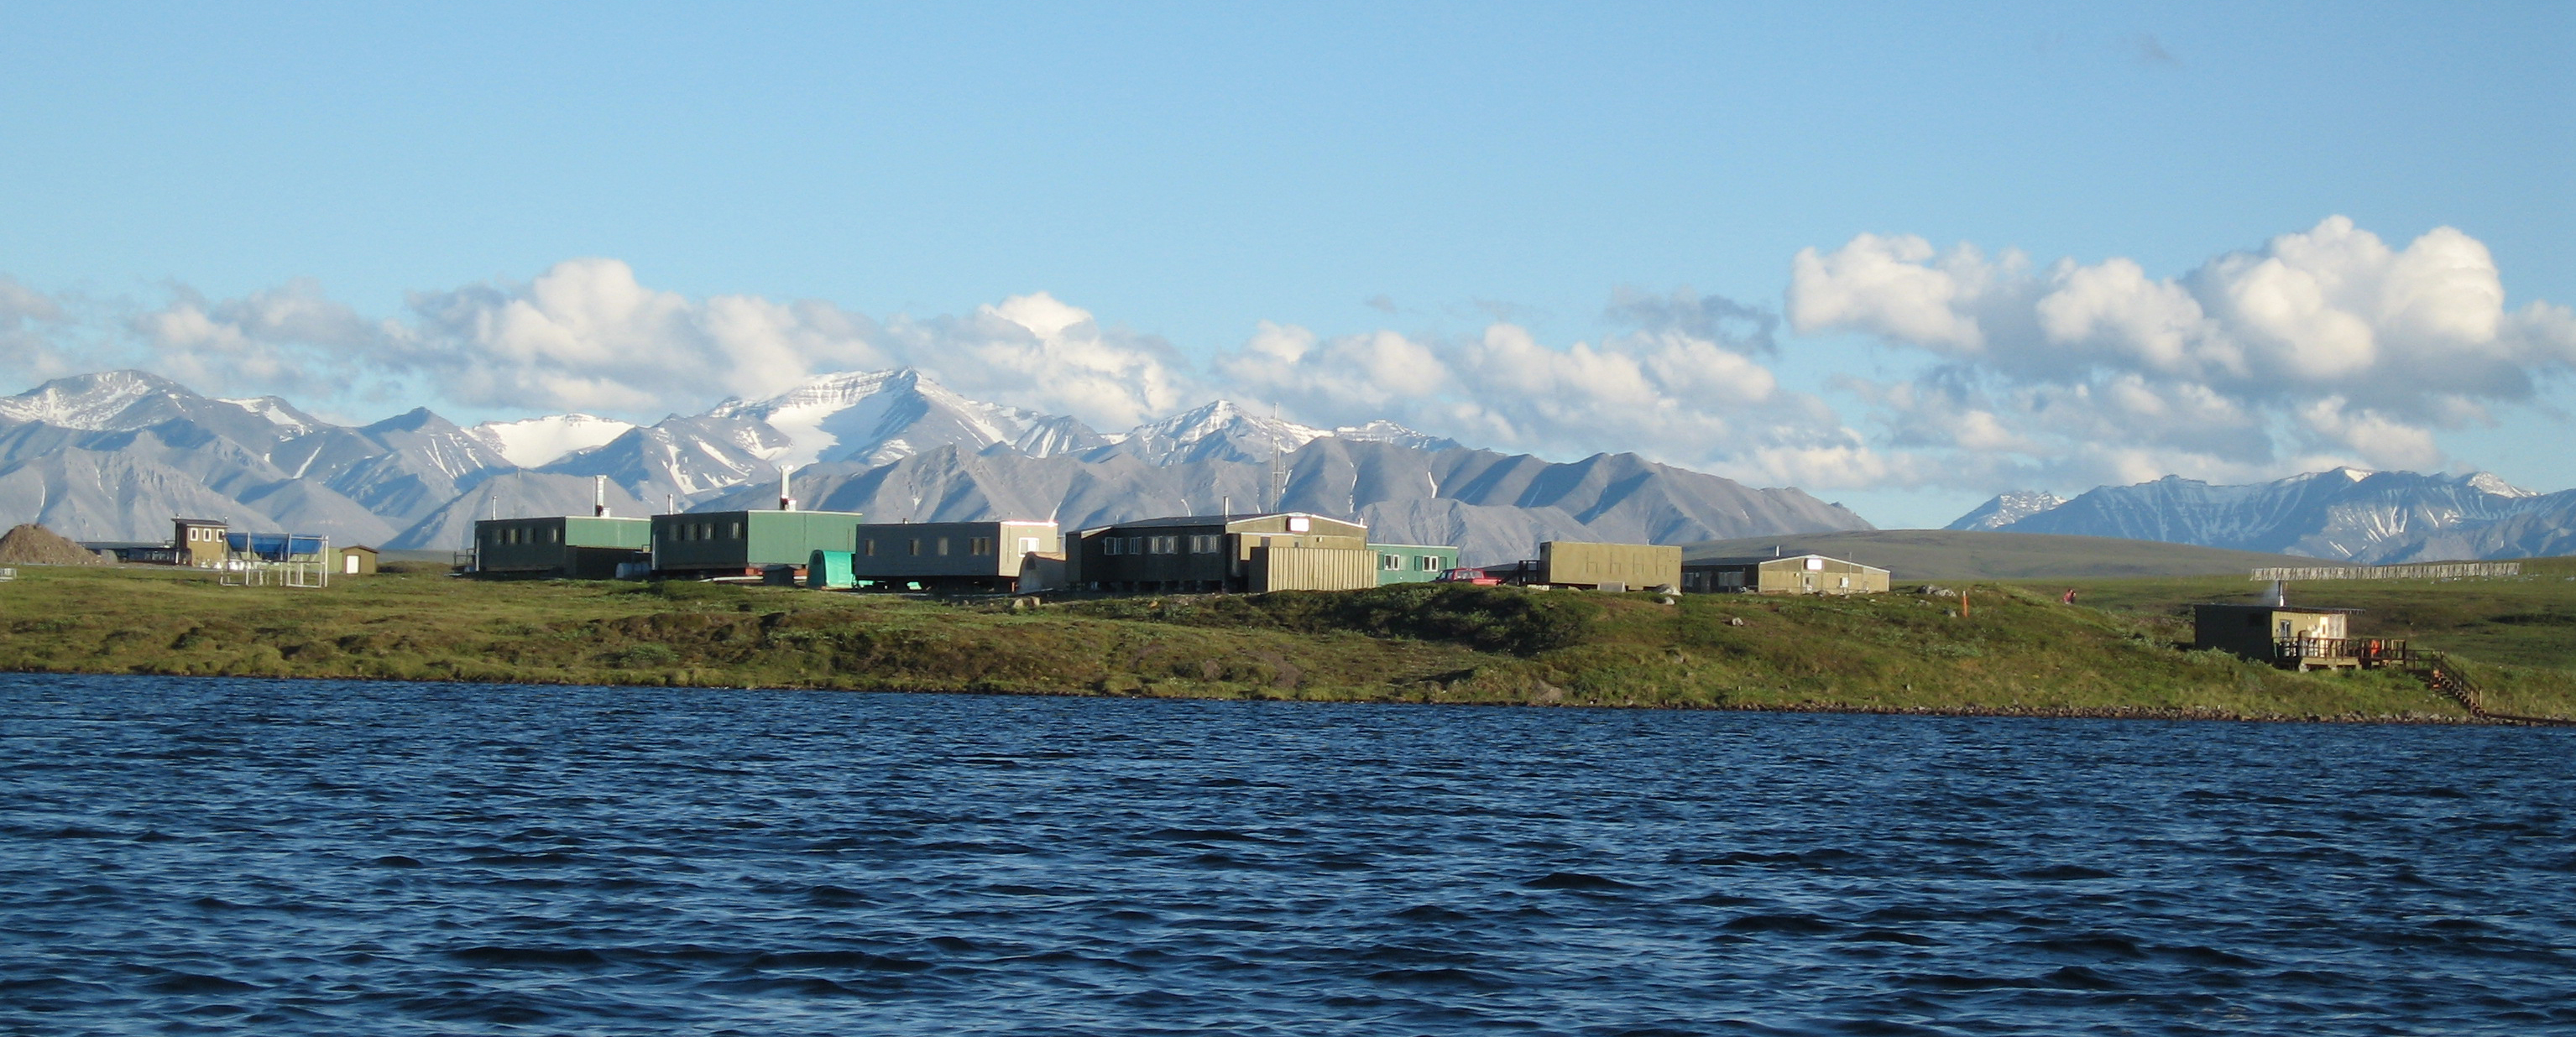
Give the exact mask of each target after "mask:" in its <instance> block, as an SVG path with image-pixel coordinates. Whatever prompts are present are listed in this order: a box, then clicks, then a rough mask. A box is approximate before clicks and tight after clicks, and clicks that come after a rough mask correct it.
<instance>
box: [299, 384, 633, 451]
mask: <svg viewBox="0 0 2576 1037" xmlns="http://www.w3.org/2000/svg"><path fill="white" fill-rule="evenodd" d="M273 398H274V397H272V399H273ZM634 428H635V423H634V422H631V421H619V420H617V419H615V418H597V417H592V416H590V415H588V414H557V415H553V416H551V417H543V418H521V419H519V420H517V421H487V422H484V423H482V424H480V425H476V426H474V427H473V428H470V429H466V430H465V431H466V434H467V435H471V436H473V437H474V438H475V439H478V440H481V441H482V443H483V445H484V446H488V447H491V448H492V451H493V452H494V453H497V454H500V455H501V456H502V457H503V458H504V459H506V460H508V461H509V462H510V463H511V464H513V465H516V466H518V467H521V468H540V467H543V466H545V465H548V464H552V463H553V462H555V461H557V460H560V459H561V458H562V457H563V456H564V455H565V454H570V453H573V452H576V451H581V450H588V449H590V448H592V447H597V446H606V445H607V444H608V443H609V442H610V441H611V440H614V439H616V438H617V437H619V436H622V435H625V434H626V433H628V432H630V431H632V430H633V429H634Z"/></svg>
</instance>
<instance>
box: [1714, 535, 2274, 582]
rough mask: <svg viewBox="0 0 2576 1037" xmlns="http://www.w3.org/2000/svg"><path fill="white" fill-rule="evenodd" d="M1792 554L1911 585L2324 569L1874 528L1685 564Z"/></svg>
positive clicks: (2199, 553)
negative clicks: (1866, 569)
mask: <svg viewBox="0 0 2576 1037" xmlns="http://www.w3.org/2000/svg"><path fill="white" fill-rule="evenodd" d="M1773 547H1778V548H1780V549H1782V550H1783V551H1784V552H1786V553H1789V554H1805V553H1807V552H1811V551H1812V552H1815V553H1817V554H1823V555H1831V556H1833V557H1836V558H1845V559H1850V560H1852V561H1856V562H1860V563H1862V564H1865V565H1874V566H1877V567H1879V568H1881V569H1887V570H1890V571H1892V572H1894V573H1895V574H1896V575H1895V579H1896V580H1897V581H1898V582H1900V583H1902V582H1904V581H1906V580H1914V581H1918V582H1919V581H1923V580H2020V579H2067V578H2074V577H2093V578H2101V577H2112V576H2204V575H2212V574H2219V573H2234V574H2236V575H2240V576H2241V575H2243V574H2244V573H2245V572H2246V571H2247V570H2250V569H2253V568H2256V567H2258V566H2267V565H2317V564H2320V563H2319V562H2318V561H2317V560H2316V559H2314V558H2295V557H2291V556H2289V555H2269V554H2257V553H2255V552H2252V551H2228V550H2223V549H2220V548H2215V547H2194V546H2191V545H2189V544H2163V543H2157V542H2154V541H2149V540H2117V539H2113V538H2110V537H2078V536H2058V535H2055V534H2050V533H1982V532H1979V533H1972V532H1958V531H1952V530H1945V529H1874V530H1860V531H1855V532H1847V533H1798V534H1792V535H1789V536H1778V537H1762V538H1757V539H1749V540H1710V541H1705V542H1702V543H1697V544H1691V545H1689V546H1687V547H1684V548H1683V549H1682V556H1683V557H1684V558H1724V557H1730V556H1742V555H1766V554H1770V553H1771V549H1772V548H1773Z"/></svg>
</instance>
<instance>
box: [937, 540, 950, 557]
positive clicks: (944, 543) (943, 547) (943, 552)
mask: <svg viewBox="0 0 2576 1037" xmlns="http://www.w3.org/2000/svg"><path fill="white" fill-rule="evenodd" d="M937 547H938V548H939V557H941V558H946V557H948V538H947V537H940V538H939V543H938V544H937Z"/></svg>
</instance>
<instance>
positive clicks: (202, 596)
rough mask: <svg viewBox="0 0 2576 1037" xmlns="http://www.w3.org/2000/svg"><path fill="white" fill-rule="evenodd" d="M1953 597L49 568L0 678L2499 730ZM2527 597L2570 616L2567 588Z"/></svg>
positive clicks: (2076, 613) (2384, 692)
mask: <svg viewBox="0 0 2576 1037" xmlns="http://www.w3.org/2000/svg"><path fill="white" fill-rule="evenodd" d="M1974 592H1975V594H1976V596H1977V597H1976V600H1977V602H1978V607H1977V609H1976V612H1975V613H1974V615H1973V616H1972V617H1971V616H1960V615H1959V614H1958V612H1957V610H1956V608H1955V603H1954V602H1952V601H1950V600H1948V599H1943V598H1939V597H1937V596H1929V595H1922V594H1911V593H1904V592H1897V593H1890V594H1875V595H1866V596H1850V597H1772V596H1755V595H1684V596H1681V597H1680V598H1679V599H1677V600H1675V601H1674V602H1673V603H1671V604H1666V603H1664V602H1663V600H1662V599H1661V598H1660V597H1659V596H1657V595H1653V594H1601V593H1591V594H1584V593H1576V592H1554V593H1546V594H1540V593H1532V592H1526V591H1522V590H1519V589H1517V588H1495V587H1469V586H1461V585H1448V586H1440V585H1430V584H1411V585H1399V586H1394V587H1386V588H1380V589H1378V590H1375V591H1353V592H1293V591H1291V592H1279V593H1275V594H1266V595H1219V596H1177V595H1175V596H1163V597H1146V598H1095V599H1079V600H1065V601H1055V602H1048V603H1044V604H1041V605H1038V606H1034V607H1032V606H1029V605H1027V604H1026V603H1024V602H1021V601H1018V600H1013V601H1010V602H999V601H990V602H988V601H975V600H939V599H912V598H897V597H891V596H872V595H863V594H848V593H839V594H835V593H825V592H816V591H809V590H802V589H793V588H771V587H738V586H730V585H715V584H696V583H616V582H590V581H545V582H539V581H507V582H488V583H487V582H481V581H471V580H460V579H452V578H449V577H447V576H445V575H443V574H434V573H394V574H387V575H378V576H371V577H366V578H363V579H353V580H350V581H348V582H347V583H346V584H335V585H334V586H333V587H332V588H330V589H328V590H288V589H282V588H241V587H224V586H221V585H219V584H217V583H215V582H214V581H212V580H208V579H205V578H203V577H202V576H197V575H192V574H190V573H188V572H184V571H170V570H163V571H145V570H142V569H140V568H139V567H136V568H124V567H116V568H85V569H79V570H74V569H51V570H45V571H30V572H25V573H22V574H21V577H20V579H18V580H17V581H15V582H12V583H8V584H0V607H5V612H0V671H11V672H20V673H30V674H35V673H57V674H97V675H124V674H132V675H146V676H172V677H187V676H214V677H243V678H287V679H300V678H315V679H338V680H365V681H417V682H436V683H462V684H521V685H530V686H598V687H707V688H715V687H724V688H744V687H750V688H768V689H781V690H787V689H803V690H827V691H829V690H838V691H903V692H923V693H948V694H1024V695H1082V696H1100V697H1152V698H1192V699H1265V700H1283V701H1352V702H1405V703H1413V704H1423V705H1521V706H1556V707H1601V708H1629V709H1713V710H1728V711H1737V712H1772V713H1846V714H1856V715H1891V716H1961V717H2029V718H2050V719H2102V720H2122V719H2138V720H2167V721H2173V720H2224V721H2231V722H2318V723H2411V724H2434V723H2439V724H2454V725H2460V724H2478V725H2492V726H2519V725H2515V724H2513V723H2512V722H2511V721H2509V720H2503V721H2496V720H2483V719H2480V718H2477V717H2474V716H2472V715H2471V713H2470V711H2469V710H2467V709H2466V708H2464V707H2463V706H2462V705H2461V704H2460V703H2459V702H2457V701H2454V700H2452V699H2450V698H2447V697H2445V696H2443V695H2441V694H2439V693H2437V692H2435V691H2433V690H2431V689H2429V688H2427V687H2425V686H2424V685H2423V684H2422V683H2420V682H2418V681H2416V680H2414V679H2412V678H2409V677H2406V676H2405V675H2403V674H2399V673H2395V672H2392V671H2384V670H2378V671H2367V672H2338V673H2327V672H2319V673H2295V672H2290V671H2285V670H2280V669H2276V668H2273V667H2271V666H2269V665H2267V664H2263V663H2257V662H2252V661H2248V660H2245V659H2241V658H2238V657H2235V656H2231V655H2226V654H2224V653H2220V652H2214V651H2196V650H2190V649H2189V648H2187V647H2186V646H2184V645H2182V644H2180V642H2187V641H2188V640H2189V628H2188V624H2187V622H2185V621H2184V620H2182V619H2180V618H2179V617H2177V616H2174V615H2172V614H2171V613H2170V610H2164V612H2163V613H2162V614H2159V613H2158V612H2153V611H2149V612H2141V611H2134V610H2133V611H2126V612H2123V611H2106V610H2104V609H2099V608H2092V607H2086V606H2081V605H2075V606H2070V605H2066V604H2063V603H2061V602H2060V601H2059V600H2057V598H2056V596H2055V595H2053V594H2039V593H2034V592H2032V591H2030V590H2027V589H2023V588H2019V587H2016V586H2014V585H2009V584H1979V585H1975V586H1974ZM2453 593H2457V592H2453ZM2549 593H2551V594H2556V595H2559V596H2560V597H2564V598H2565V599H2567V603H2568V604H2576V588H2571V590H2570V591H2565V592H2561V591H2555V590H2551V591H2549ZM2537 604H2538V605H2540V606H2544V607H2547V608H2550V609H2557V608H2560V607H2561V605H2560V604H2559V603H2558V598H2555V597H2553V598H2550V599H2547V600H2546V601H2541V602H2538V603H2537ZM2508 605H2509V607H2510V608H2511V609H2516V610H2521V612H2529V611H2531V610H2532V608H2533V607H2534V603H2533V602H2529V601H2524V602H2520V603H2508ZM2500 607H2502V606H2500ZM2507 614H2514V615H2518V614H2520V613H2507ZM2510 629H2514V630H2519V629H2521V628H2520V627H2512V628H2510ZM2471 673H2472V675H2473V676H2474V678H2475V680H2476V682H2477V685H2478V686H2479V687H2480V688H2481V689H2483V695H2482V703H2481V704H2482V705H2483V706H2484V708H2485V709H2486V710H2487V711H2488V712H2490V713H2495V714H2506V715H2518V716H2522V717H2533V718H2540V719H2544V720H2556V719H2560V718H2576V669H2567V668H2561V667H2559V666H2555V665H2550V666H2533V665H2505V664H2485V663H2475V664H2474V665H2473V666H2472V669H2471Z"/></svg>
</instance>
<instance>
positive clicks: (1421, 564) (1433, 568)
mask: <svg viewBox="0 0 2576 1037" xmlns="http://www.w3.org/2000/svg"><path fill="white" fill-rule="evenodd" d="M1413 567H1414V568H1416V569H1420V570H1422V571H1423V572H1427V573H1436V572H1439V571H1440V558H1439V556H1437V555H1423V556H1422V557H1420V558H1416V559H1414V560H1413Z"/></svg>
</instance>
